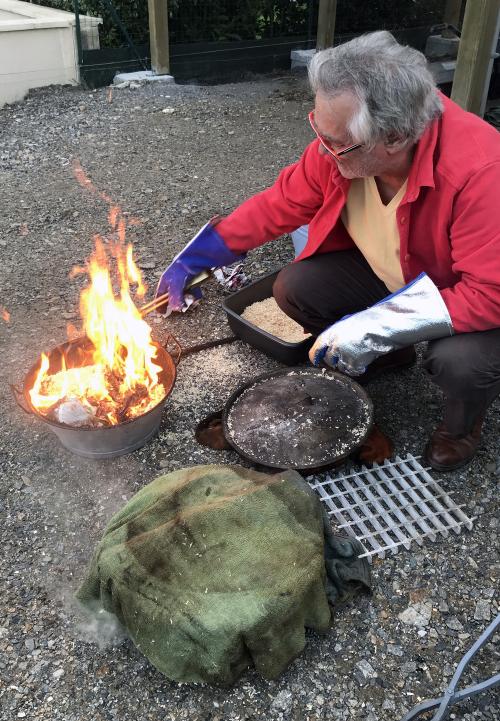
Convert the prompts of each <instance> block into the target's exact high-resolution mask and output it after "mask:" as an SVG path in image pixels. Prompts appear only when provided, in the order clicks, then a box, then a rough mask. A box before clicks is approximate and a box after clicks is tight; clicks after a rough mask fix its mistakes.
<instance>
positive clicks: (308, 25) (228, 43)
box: [169, 0, 319, 82]
mask: <svg viewBox="0 0 500 721" xmlns="http://www.w3.org/2000/svg"><path fill="white" fill-rule="evenodd" d="M318 5H319V0H302V1H300V0H212V2H206V1H205V2H203V1H202V2H197V1H196V0H169V36H170V62H171V72H172V74H173V75H174V77H175V78H176V80H177V81H178V82H182V81H190V80H193V79H197V80H202V81H203V80H205V81H210V80H218V79H226V80H228V79H231V78H236V77H242V76H245V75H246V74H248V73H251V72H253V73H257V72H269V71H272V70H277V69H283V68H289V67H290V51H291V50H292V49H298V48H311V47H314V46H315V43H316V27H317V17H318Z"/></svg>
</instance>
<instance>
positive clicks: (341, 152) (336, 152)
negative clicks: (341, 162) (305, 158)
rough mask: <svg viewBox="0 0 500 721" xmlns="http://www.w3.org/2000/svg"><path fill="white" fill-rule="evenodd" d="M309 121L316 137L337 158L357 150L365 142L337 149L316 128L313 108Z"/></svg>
mask: <svg viewBox="0 0 500 721" xmlns="http://www.w3.org/2000/svg"><path fill="white" fill-rule="evenodd" d="M308 118H309V122H310V124H311V128H312V129H313V130H314V133H315V135H316V137H317V138H318V140H319V142H320V143H321V145H322V146H323V147H324V149H325V150H327V151H328V152H329V153H330V155H333V157H334V158H335V159H338V158H341V157H342V156H343V155H346V154H347V153H350V152H351V150H357V149H358V148H361V147H362V145H363V143H355V144H354V145H349V147H348V148H344V149H343V150H335V149H334V148H333V147H332V145H330V143H329V141H328V140H326V138H324V137H323V136H322V135H320V134H319V133H318V131H317V129H316V124H315V122H314V110H311V112H310V113H309V115H308Z"/></svg>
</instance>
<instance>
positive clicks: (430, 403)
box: [0, 74, 500, 721]
mask: <svg viewBox="0 0 500 721" xmlns="http://www.w3.org/2000/svg"><path fill="white" fill-rule="evenodd" d="M282 75H283V74H282ZM167 96H168V97H167ZM311 102H312V101H311V96H310V94H309V92H308V91H307V90H306V87H305V82H304V80H303V79H301V78H297V77H292V76H282V77H280V78H267V79H262V78H260V79H259V78H255V79H254V81H252V82H248V83H241V84H238V85H222V86H212V87H205V88H201V87H194V86H175V85H171V86H168V88H167V87H165V86H163V87H158V85H156V84H151V85H149V86H146V87H143V88H137V89H135V90H134V89H124V90H121V91H118V90H115V91H114V93H113V98H112V102H111V103H110V102H108V98H107V95H106V88H103V89H101V90H98V91H96V92H89V91H85V90H82V89H80V88H70V87H67V88H61V89H57V88H47V89H44V90H41V91H37V92H34V93H33V94H32V95H31V96H30V97H29V98H28V99H27V100H26V101H25V102H23V103H20V104H18V105H13V106H11V107H5V108H3V109H0V132H1V133H2V138H1V141H0V142H1V148H0V177H1V180H2V209H1V213H0V253H1V255H2V258H1V263H0V288H1V289H2V298H1V299H0V304H1V305H4V306H6V307H7V309H8V311H9V312H10V314H11V320H10V323H9V324H5V323H3V322H2V321H1V320H0V344H1V347H2V374H3V378H4V379H5V380H8V381H10V382H16V383H18V384H19V383H22V379H23V377H24V374H25V372H26V371H27V369H28V368H29V367H30V365H31V364H32V363H34V362H35V360H36V358H37V357H38V354H39V352H40V350H42V349H43V348H52V347H54V346H55V345H57V344H58V343H61V342H63V341H64V340H66V324H67V323H68V322H70V323H71V322H73V323H75V322H76V320H77V318H78V296H79V291H80V288H81V285H82V284H83V282H84V279H83V278H81V277H77V278H76V279H75V280H73V281H70V280H68V274H69V272H70V271H71V269H72V267H73V266H74V265H76V264H79V265H83V263H84V260H85V258H86V257H88V255H89V253H90V251H91V249H92V236H93V234H94V233H99V232H100V233H105V232H106V229H107V227H108V222H107V217H106V214H107V207H106V206H105V205H104V204H102V203H100V201H99V200H98V199H96V198H94V197H92V196H91V195H90V194H88V193H86V192H84V191H83V190H82V189H81V188H80V187H79V186H78V184H77V183H76V182H75V180H74V178H73V176H72V172H71V161H72V160H73V158H75V157H78V158H79V160H80V162H81V165H82V167H83V168H84V169H85V170H86V171H87V172H88V174H89V175H90V177H91V179H92V181H93V182H94V183H95V185H96V186H97V187H98V188H99V189H101V190H103V191H105V192H106V193H108V194H109V195H110V196H111V197H112V198H113V199H115V200H116V202H118V203H119V204H120V205H121V206H122V208H123V210H124V212H127V213H129V214H130V215H131V216H132V217H134V218H136V219H137V224H136V225H134V226H131V227H130V230H129V239H130V240H131V241H132V242H133V244H134V249H135V255H136V256H137V258H138V260H139V261H140V262H141V263H143V264H144V265H147V266H149V268H146V269H145V275H146V278H147V281H148V283H149V286H150V289H151V290H150V294H149V296H148V297H149V298H151V295H152V292H153V290H154V288H155V287H156V283H157V282H158V278H159V276H160V274H161V272H162V270H163V268H164V267H165V266H166V265H167V263H168V262H169V261H170V260H171V259H172V258H173V257H174V256H175V255H176V254H177V253H178V252H179V251H180V250H181V249H182V247H183V246H184V245H185V244H186V243H187V242H188V241H189V239H190V238H192V237H193V235H194V234H195V232H196V231H197V230H198V229H199V228H200V227H201V226H202V225H203V224H204V223H205V222H206V221H207V220H208V219H209V218H211V217H213V216H214V215H215V214H216V213H220V214H227V213H229V212H230V211H231V209H232V208H233V207H235V206H236V204H237V203H240V202H242V201H243V200H244V199H245V198H246V197H247V196H249V195H250V194H251V193H255V192H257V191H260V190H262V189H263V188H264V187H266V186H267V185H269V184H270V183H272V182H273V180H274V179H275V178H276V176H277V175H278V173H279V171H280V170H281V168H282V167H284V166H285V165H287V164H289V163H292V162H295V160H297V159H298V158H299V157H300V154H301V153H302V152H303V149H304V148H305V146H306V144H307V143H309V142H310V140H311V133H310V130H309V126H308V123H307V113H308V111H309V110H310V108H311ZM165 108H171V109H172V112H171V113H163V112H162V110H163V109H165ZM292 258H293V252H292V244H291V241H290V239H289V238H282V239H280V240H277V241H274V242H273V243H269V244H267V245H265V246H263V247H261V248H258V249H256V250H254V251H252V252H251V253H249V255H248V259H247V261H246V262H245V273H247V274H248V275H249V276H250V277H251V278H252V279H254V280H255V279H257V278H259V277H261V276H263V275H265V274H266V273H270V272H271V271H273V270H276V269H277V268H279V267H281V266H283V265H285V263H288V262H290V261H291V260H292ZM203 293H204V296H205V298H204V300H203V302H202V303H201V304H200V305H199V307H198V308H196V309H194V310H191V309H190V310H189V311H188V312H187V313H186V314H183V315H182V317H178V316H171V317H170V318H168V319H166V320H165V319H163V318H162V319H154V320H158V323H154V322H153V321H152V327H153V329H154V334H155V336H156V337H157V339H158V340H160V341H162V340H165V339H166V337H167V332H172V333H174V335H176V336H177V338H178V339H179V341H180V342H181V344H182V345H183V346H184V347H187V346H190V345H195V344H197V343H202V342H204V341H207V340H212V339H214V338H220V337H223V336H226V335H229V334H230V330H229V328H228V326H227V322H226V318H225V315H224V312H223V311H222V309H221V303H222V300H223V298H224V297H225V295H224V290H223V289H222V288H221V287H220V286H219V285H218V284H217V283H215V282H209V283H208V284H207V285H206V286H205V287H204V289H203ZM281 368H283V366H280V365H279V364H278V363H277V362H275V361H273V360H272V359H269V358H267V357H266V356H264V355H262V354H261V353H259V352H258V351H256V350H255V349H253V348H251V347H250V346H248V345H246V344H244V343H241V342H238V343H234V344H232V345H230V346H226V347H224V348H220V349H215V350H214V351H209V352H204V353H200V354H199V355H196V356H188V357H187V358H186V359H184V360H181V362H180V363H179V366H178V377H177V382H176V384H175V386H174V389H173V391H172V394H171V395H170V396H169V398H168V401H167V404H166V407H165V411H164V415H163V421H162V427H161V431H160V434H159V436H158V437H157V438H155V439H154V440H152V441H151V442H150V443H148V445H147V446H145V447H144V448H142V449H140V450H138V451H135V452H134V453H132V454H130V455H128V456H123V457H121V458H114V459H110V460H108V461H101V462H96V461H91V460H88V459H82V458H78V457H77V456H74V455H71V454H70V453H69V452H67V451H65V450H64V449H63V448H62V447H61V446H60V444H59V442H58V440H57V438H56V437H55V435H54V434H53V433H52V432H51V431H50V430H49V429H48V428H47V426H46V425H45V424H43V423H42V422H41V421H39V420H38V419H35V418H33V417H28V416H26V415H25V414H23V413H22V412H21V411H20V410H19V409H18V407H17V406H16V405H15V403H14V400H13V399H12V397H11V394H10V393H9V392H8V390H7V388H6V385H4V387H3V392H1V393H0V424H1V428H0V437H1V439H2V443H1V448H0V489H1V494H0V514H1V516H2V517H1V521H0V547H1V549H2V554H1V556H0V577H1V579H2V593H1V594H0V619H1V620H0V677H1V681H0V685H1V688H2V692H1V699H0V718H2V719H9V720H10V719H13V720H14V719H15V720H17V719H30V720H31V719H37V721H115V720H118V719H119V720H120V721H122V720H123V721H129V720H130V719H133V721H151V720H152V719H155V721H156V720H157V721H184V720H186V721H188V720H189V721H209V720H210V721H260V720H263V719H265V720H266V721H332V720H333V719H335V721H401V719H402V718H403V716H404V714H405V711H406V710H408V709H409V708H410V707H412V706H413V705H414V704H416V703H417V702H418V701H419V700H420V699H423V698H435V697H436V695H437V694H438V693H439V691H440V690H441V689H443V688H445V687H446V684H447V683H448V682H449V680H450V679H451V676H452V674H453V671H454V668H455V665H456V663H457V662H458V660H459V658H460V657H461V655H462V654H463V653H464V652H465V651H466V650H467V649H468V648H469V647H470V646H471V644H472V642H473V640H474V639H475V638H477V636H478V635H479V633H480V632H481V631H482V629H483V628H484V627H485V626H486V624H487V623H488V621H489V620H490V619H492V618H493V617H494V615H495V614H497V613H498V611H499V606H498V603H499V600H498V585H499V580H500V559H499V541H498V539H499V536H500V534H499V530H500V529H499V521H498V497H499V490H500V489H499V481H500V465H499V460H500V450H499V445H498V428H499V427H500V402H499V401H497V402H496V403H495V404H494V405H493V406H492V408H490V410H489V412H488V416H487V418H486V425H485V429H484V432H483V437H482V445H481V449H480V451H479V453H478V455H477V457H476V458H475V459H474V461H473V463H472V464H471V465H470V466H468V467H467V468H466V469H465V470H459V471H456V472H453V473H448V474H446V476H444V475H443V476H442V477H440V479H439V480H440V482H441V483H442V484H443V485H444V487H445V489H446V491H447V492H449V493H450V492H453V494H454V495H453V499H454V500H455V501H456V503H457V504H460V503H463V504H465V506H466V510H467V512H468V514H469V515H474V516H477V519H476V521H475V522H474V528H473V530H472V532H470V533H465V532H463V533H462V534H461V535H460V536H455V534H451V535H450V537H449V538H448V539H443V540H440V541H439V542H437V543H435V544H433V543H430V542H429V543H427V542H426V543H425V544H424V545H423V546H422V547H420V548H419V547H418V546H414V547H412V548H411V550H410V551H401V552H400V553H398V554H397V555H395V556H393V557H389V558H387V559H386V560H385V561H383V562H376V563H374V566H373V575H374V592H373V595H372V596H367V597H362V598H358V599H356V600H354V601H352V602H350V603H348V604H346V605H345V606H343V607H342V608H340V609H338V610H337V611H336V612H335V616H334V619H333V623H332V627H331V629H330V630H329V632H328V633H327V634H325V635H324V636H317V635H315V634H311V633H309V632H307V634H306V647H305V650H304V652H303V653H302V654H301V655H300V656H299V657H298V658H297V659H296V660H295V661H294V662H293V664H292V665H291V666H290V667H289V669H288V670H287V671H286V672H285V673H284V674H283V675H282V676H281V677H280V678H278V679H276V680H274V681H263V680H262V679H261V678H259V677H258V676H257V675H256V674H255V673H254V672H252V671H250V672H248V673H246V674H244V675H243V677H242V678H241V681H240V682H238V683H237V684H236V686H234V687H233V688H230V689H220V688H210V687H205V686H200V685H194V684H193V685H183V686H181V685H178V684H176V683H171V682H170V681H168V680H167V679H165V678H164V677H162V676H161V675H160V674H159V673H158V672H157V671H155V670H154V669H153V668H152V667H151V666H149V664H148V663H147V662H146V661H145V660H144V657H143V656H142V655H141V654H140V652H139V651H138V650H137V649H135V648H134V647H133V645H132V644H131V643H130V642H125V643H123V644H122V645H120V646H118V647H111V648H110V647H105V648H100V647H99V645H97V644H96V643H95V642H94V641H91V640H90V638H89V637H88V636H84V637H83V639H82V633H81V631H80V628H79V626H80V623H81V619H80V618H79V616H78V614H77V613H76V612H75V611H74V609H73V608H71V607H68V605H67V604H66V601H65V599H66V596H67V595H71V593H72V591H73V590H74V589H75V587H76V586H78V584H79V582H80V579H81V578H82V575H83V572H84V568H85V565H86V563H87V561H88V559H89V558H90V556H91V554H92V552H93V549H94V547H95V545H96V543H97V541H98V539H99V538H100V537H101V535H102V533H103V531H104V529H105V527H106V525H107V523H108V521H109V519H110V518H111V515H112V514H113V513H114V512H115V511H117V510H118V509H119V508H120V507H122V506H123V505H124V504H125V503H126V500H127V499H129V498H130V497H131V496H132V495H133V494H134V493H135V492H136V491H138V490H139V489H140V488H141V487H143V486H144V485H145V484H146V483H148V482H149V481H151V480H152V479H153V478H155V477H156V476H158V475H160V474H162V473H165V472H168V471H170V470H175V469H177V468H182V467H187V466H191V465H196V464H199V463H240V464H243V465H246V462H245V461H242V459H241V458H240V457H239V456H238V455H237V454H236V453H234V452H232V451H215V450H212V449H209V448H205V447H204V446H200V445H198V444H197V443H196V441H195V438H194V428H195V426H196V423H197V422H198V421H200V420H201V419H202V418H204V417H206V416H207V415H208V414H209V413H211V412H213V411H215V410H217V409H219V408H221V407H222V406H223V405H224V404H225V403H226V401H227V400H228V398H229V397H230V395H231V394H232V393H233V392H234V391H235V390H236V389H237V388H238V387H239V386H240V385H242V384H244V383H247V382H249V381H251V379H252V378H255V377H256V376H258V375H260V374H263V373H266V372H270V371H273V370H277V369H281ZM368 392H369V394H370V397H371V398H372V400H373V403H374V407H375V415H376V422H377V424H378V425H379V426H380V428H381V429H382V430H383V431H384V432H386V433H387V434H388V435H389V436H390V437H391V438H392V439H393V441H394V443H395V447H396V452H397V453H399V454H400V455H404V454H406V453H407V452H410V453H413V454H414V455H419V454H420V453H421V452H422V449H423V447H424V445H425V443H426V440H427V437H428V435H429V433H430V432H431V430H432V428H433V427H434V426H435V425H436V424H437V423H439V421H440V419H441V415H440V408H441V401H442V399H441V397H440V395H439V393H438V392H437V391H436V390H435V389H434V388H433V387H432V386H431V384H430V383H429V382H428V381H427V379H426V378H425V376H424V373H423V372H422V370H421V367H420V366H419V365H416V366H414V367H412V368H410V369H406V370H404V371H400V372H397V373H396V372H394V373H388V374H387V375H385V376H382V377H380V378H378V379H377V380H376V381H375V382H373V383H371V384H370V385H369V386H368ZM347 470H348V464H346V466H345V467H343V469H342V471H347ZM436 476H437V474H436ZM315 478H317V479H318V480H321V479H322V478H323V476H322V475H318V476H315ZM271 552H272V549H271ZM423 605H425V608H426V609H427V611H428V612H427V614H426V616H425V618H426V619H427V623H426V625H421V626H418V625H412V624H411V623H408V619H409V618H410V619H411V618H417V617H419V614H418V611H419V609H420V610H421V609H422V607H423ZM407 610H408V611H407ZM406 611H407V612H406ZM405 612H406V613H405ZM400 614H402V616H401V617H400ZM403 619H404V620H403ZM91 638H94V636H93V635H92V637H91ZM84 639H86V640H84ZM495 664H496V659H495V649H494V647H492V645H490V646H489V647H487V648H485V649H484V650H483V651H482V652H481V654H480V658H479V660H476V661H475V662H474V663H473V664H472V665H471V668H470V670H469V671H468V673H469V676H468V678H467V680H466V681H465V683H473V682H475V681H476V680H477V681H478V680H480V679H484V678H486V677H487V676H488V675H492V674H493V673H495V672H497V669H496V668H495ZM499 706H500V704H499V697H498V690H497V691H490V692H489V693H486V694H484V695H483V696H482V697H481V698H480V699H477V700H474V701H467V702H464V703H463V704H462V705H460V706H457V707H456V708H455V709H454V710H453V714H454V715H455V716H456V718H457V719H460V721H496V720H497V719H498V718H499V717H500V708H499Z"/></svg>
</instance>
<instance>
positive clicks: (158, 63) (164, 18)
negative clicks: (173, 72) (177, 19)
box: [148, 0, 170, 75]
mask: <svg viewBox="0 0 500 721" xmlns="http://www.w3.org/2000/svg"><path fill="white" fill-rule="evenodd" d="M148 11H149V45H150V48H151V69H152V71H153V72H154V73H155V75H168V73H169V72H170V53H169V49H168V0H148Z"/></svg>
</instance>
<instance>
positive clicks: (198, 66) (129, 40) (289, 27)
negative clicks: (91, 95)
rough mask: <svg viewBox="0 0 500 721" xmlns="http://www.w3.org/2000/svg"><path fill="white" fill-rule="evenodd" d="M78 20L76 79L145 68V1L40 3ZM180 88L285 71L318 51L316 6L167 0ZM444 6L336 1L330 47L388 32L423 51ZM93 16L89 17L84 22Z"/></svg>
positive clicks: (266, 0) (293, 1)
mask: <svg viewBox="0 0 500 721" xmlns="http://www.w3.org/2000/svg"><path fill="white" fill-rule="evenodd" d="M42 1H44V2H45V4H47V5H52V6H57V7H62V8H63V9H70V7H74V9H75V13H76V18H77V31H78V32H77V35H78V40H79V42H78V44H79V56H80V66H81V75H82V79H83V81H84V83H86V84H87V85H88V86H91V87H95V86H98V85H105V84H107V83H109V82H111V81H112V79H113V76H114V74H115V73H116V72H117V71H131V70H137V69H146V68H149V67H150V57H149V56H150V52H149V23H148V2H147V0H42ZM165 2H166V3H167V7H168V15H169V45H170V64H171V68H170V69H171V73H172V74H173V75H174V76H175V78H176V81H177V82H192V81H196V82H210V81H218V80H229V79H236V78H238V77H244V76H245V75H247V74H248V73H258V72H270V71H272V70H277V69H284V68H289V67H290V51H291V50H296V49H306V48H312V47H314V46H315V45H316V33H317V19H318V9H319V2H320V0H165ZM445 2H446V0H400V1H399V2H398V3H394V2H393V0H372V2H369V3H367V2H366V0H338V2H337V14H336V26H335V42H340V41H342V40H344V39H346V38H348V37H352V36H353V35H357V34H359V33H362V32H367V31H370V30H375V29H381V28H386V29H389V30H392V31H393V32H395V34H396V35H397V36H398V37H399V38H400V39H402V40H404V41H406V42H408V43H410V44H411V45H414V46H415V47H417V48H418V49H420V50H422V49H423V46H424V45H425V39H426V37H427V35H428V32H429V28H430V27H431V26H432V25H433V24H436V23H440V22H441V21H442V19H443V14H444V8H445ZM89 16H90V17H89Z"/></svg>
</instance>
